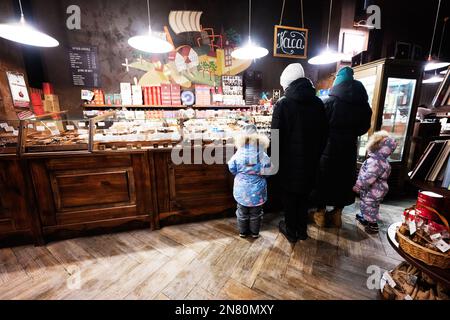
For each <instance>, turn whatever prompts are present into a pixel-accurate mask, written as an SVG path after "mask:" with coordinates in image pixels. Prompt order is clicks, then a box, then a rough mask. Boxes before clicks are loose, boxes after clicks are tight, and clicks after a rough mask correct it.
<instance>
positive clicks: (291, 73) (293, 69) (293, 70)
mask: <svg viewBox="0 0 450 320" xmlns="http://www.w3.org/2000/svg"><path fill="white" fill-rule="evenodd" d="M304 77H305V70H303V67H302V65H301V64H300V63H291V64H290V65H288V66H287V67H286V69H284V71H283V73H282V74H281V77H280V84H281V86H282V87H283V90H286V88H287V87H289V85H290V84H291V83H292V82H294V81H295V80H297V79H300V78H304Z"/></svg>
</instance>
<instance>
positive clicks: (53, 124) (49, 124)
mask: <svg viewBox="0 0 450 320" xmlns="http://www.w3.org/2000/svg"><path fill="white" fill-rule="evenodd" d="M47 127H56V123H54V122H47Z"/></svg>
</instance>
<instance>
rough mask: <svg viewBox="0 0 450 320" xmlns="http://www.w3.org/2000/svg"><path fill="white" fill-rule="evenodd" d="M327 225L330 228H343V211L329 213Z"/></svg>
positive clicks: (337, 210)
mask: <svg viewBox="0 0 450 320" xmlns="http://www.w3.org/2000/svg"><path fill="white" fill-rule="evenodd" d="M326 218H327V219H326V220H327V225H328V226H329V227H335V228H341V227H342V209H340V208H335V209H334V210H333V211H331V212H329V213H327V217H326Z"/></svg>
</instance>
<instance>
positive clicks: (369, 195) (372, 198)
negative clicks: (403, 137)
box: [353, 131, 397, 233]
mask: <svg viewBox="0 0 450 320" xmlns="http://www.w3.org/2000/svg"><path fill="white" fill-rule="evenodd" d="M396 148H397V142H396V141H395V139H393V138H391V137H390V136H389V134H388V133H387V132H386V131H379V132H375V133H374V134H373V135H372V137H371V138H370V140H369V142H368V145H367V150H368V151H369V158H368V159H367V160H366V161H365V162H364V163H363V165H362V167H361V170H360V172H359V176H358V180H357V181H356V185H355V186H354V187H353V190H354V191H355V192H356V193H359V195H360V199H361V204H360V207H361V214H357V215H356V219H357V221H358V222H359V223H361V224H362V225H363V226H364V228H365V230H366V232H367V233H378V220H379V219H380V216H379V210H380V204H381V202H382V201H383V199H384V197H385V196H386V194H387V193H388V191H389V185H388V182H387V180H388V178H389V176H390V174H391V165H390V164H389V160H388V158H389V156H390V155H391V154H392V153H393V152H394V150H395V149H396Z"/></svg>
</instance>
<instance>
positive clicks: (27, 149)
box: [21, 120, 89, 153]
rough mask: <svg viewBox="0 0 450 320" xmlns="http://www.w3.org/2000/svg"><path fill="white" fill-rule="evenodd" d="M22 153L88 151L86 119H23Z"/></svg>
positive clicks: (87, 125)
mask: <svg viewBox="0 0 450 320" xmlns="http://www.w3.org/2000/svg"><path fill="white" fill-rule="evenodd" d="M22 129H23V131H22V135H23V136H22V140H23V142H22V146H21V152H22V153H34V152H57V151H88V144H89V122H88V121H86V120H23V122H22Z"/></svg>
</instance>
